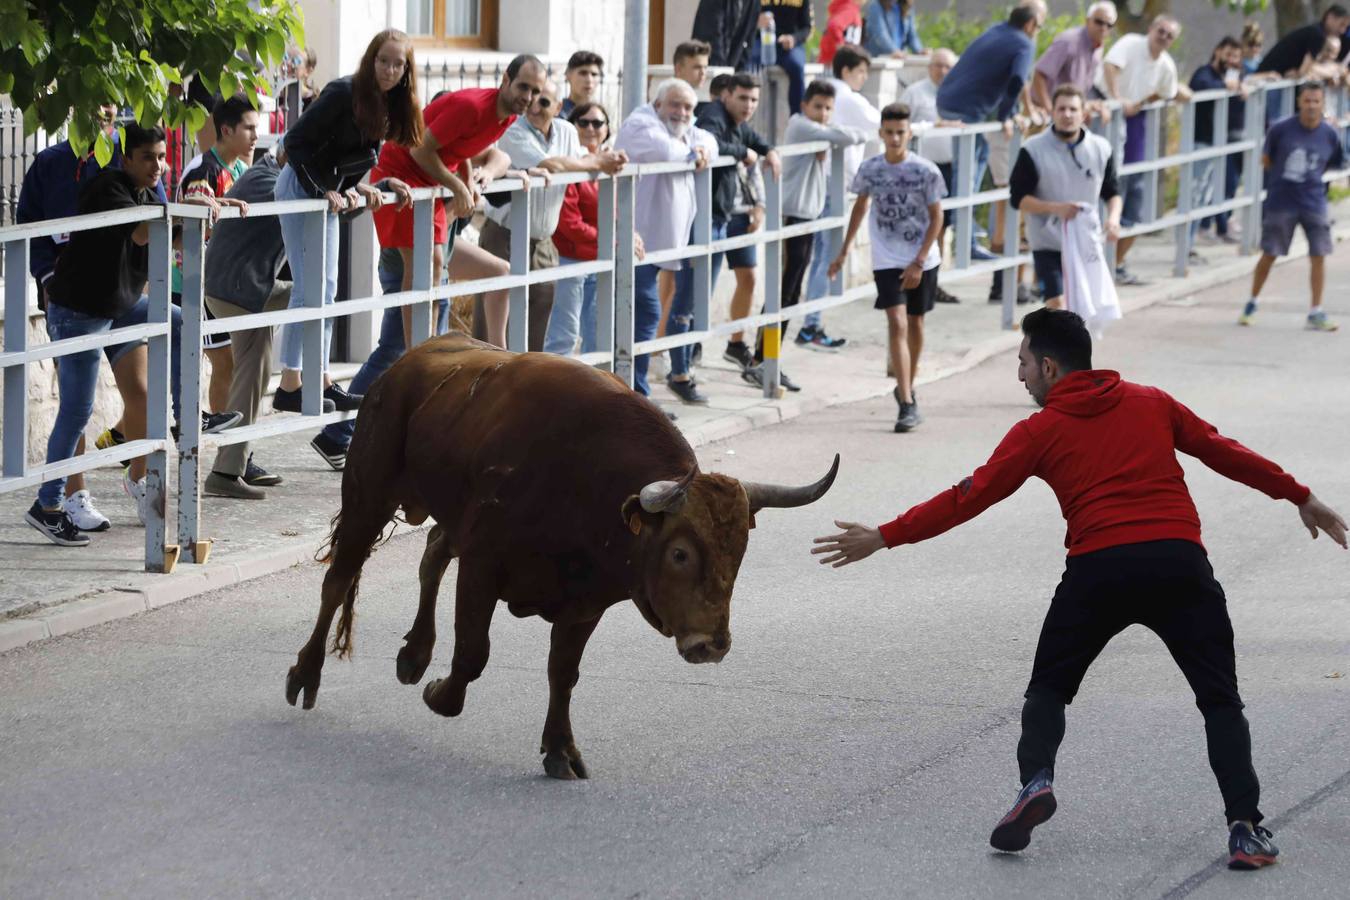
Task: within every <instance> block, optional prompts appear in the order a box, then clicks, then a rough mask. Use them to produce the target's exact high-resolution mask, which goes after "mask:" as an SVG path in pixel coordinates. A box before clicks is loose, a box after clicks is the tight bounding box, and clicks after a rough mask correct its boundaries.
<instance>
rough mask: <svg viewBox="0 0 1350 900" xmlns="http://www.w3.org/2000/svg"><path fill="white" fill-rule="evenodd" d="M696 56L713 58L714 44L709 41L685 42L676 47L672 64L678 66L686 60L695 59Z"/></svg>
mask: <svg viewBox="0 0 1350 900" xmlns="http://www.w3.org/2000/svg"><path fill="white" fill-rule="evenodd" d="M695 56H712V44H709V43H708V42H707V41H698V40H694V41H685V42H684V43H682V44H679V45H677V46H676V47H675V57H674V59H672V60H671V62H672V63H673V64H674V65H677V66H678V65H679V64H680V63H682V62H684V61H685V60H686V59H693V58H694V57H695Z"/></svg>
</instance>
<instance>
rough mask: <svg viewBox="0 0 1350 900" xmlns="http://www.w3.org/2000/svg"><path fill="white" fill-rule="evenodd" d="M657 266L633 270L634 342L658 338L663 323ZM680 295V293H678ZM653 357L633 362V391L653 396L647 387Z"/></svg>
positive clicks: (639, 358) (645, 356) (642, 357)
mask: <svg viewBox="0 0 1350 900" xmlns="http://www.w3.org/2000/svg"><path fill="white" fill-rule="evenodd" d="M656 273H657V268H656V266H637V267H635V268H634V269H633V341H634V343H640V342H642V341H650V340H651V339H652V338H654V337H656V326H657V324H658V323H659V322H660V321H661V295H660V294H659V293H658V291H657V288H656ZM677 293H678V292H677ZM650 362H651V357H650V356H648V355H646V354H643V355H642V356H639V357H638V358H637V359H635V360H633V390H635V391H637V392H638V393H639V394H642V395H643V396H644V397H645V396H650V395H651V392H652V391H651V388H650V387H649V386H648V385H647V365H648V363H650Z"/></svg>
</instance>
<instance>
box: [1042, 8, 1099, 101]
mask: <svg viewBox="0 0 1350 900" xmlns="http://www.w3.org/2000/svg"><path fill="white" fill-rule="evenodd" d="M1115 27H1116V5H1115V4H1114V3H1111V2H1110V0H1100V2H1097V3H1094V4H1092V5H1091V6H1089V7H1088V10H1087V21H1086V22H1085V23H1084V24H1083V25H1082V26H1080V27H1078V28H1069V29H1066V30H1064V31H1061V32H1060V33H1059V34H1058V35H1056V37H1055V39H1054V40H1053V41H1051V42H1050V46H1049V47H1047V48H1046V49H1045V52H1044V53H1042V54H1041V58H1040V59H1039V60H1037V61H1036V68H1035V70H1034V71H1033V72H1032V73H1031V100H1032V102H1033V103H1035V104H1036V105H1037V106H1039V107H1040V108H1041V109H1046V110H1051V109H1053V108H1054V102H1053V101H1052V100H1051V98H1052V97H1053V96H1054V94H1055V91H1056V90H1058V89H1059V87H1060V86H1061V85H1065V84H1072V85H1074V86H1075V87H1077V88H1078V89H1079V90H1080V91H1082V92H1083V95H1084V96H1088V95H1089V94H1090V92H1091V91H1092V79H1093V77H1094V76H1095V75H1096V73H1097V68H1098V67H1099V66H1100V65H1101V64H1102V52H1103V49H1102V48H1103V47H1104V46H1105V45H1106V39H1107V38H1109V37H1110V36H1111V31H1112V29H1114V28H1115ZM1087 113H1088V119H1089V120H1091V119H1092V118H1094V117H1096V116H1101V117H1102V121H1103V122H1109V121H1110V120H1111V112H1110V110H1109V109H1107V108H1106V107H1105V106H1104V105H1103V104H1102V103H1101V101H1099V100H1089V101H1088V105H1087Z"/></svg>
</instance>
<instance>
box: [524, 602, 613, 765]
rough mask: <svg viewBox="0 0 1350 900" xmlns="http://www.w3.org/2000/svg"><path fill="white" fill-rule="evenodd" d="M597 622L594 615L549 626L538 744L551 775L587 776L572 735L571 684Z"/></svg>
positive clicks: (597, 618) (574, 681) (597, 619)
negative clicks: (543, 714) (544, 712)
mask: <svg viewBox="0 0 1350 900" xmlns="http://www.w3.org/2000/svg"><path fill="white" fill-rule="evenodd" d="M599 624H600V617H599V616H596V617H595V618H594V619H592V620H591V621H589V622H576V623H572V624H563V623H557V624H555V625H554V626H553V634H552V636H551V638H550V647H549V654H548V718H547V719H545V720H544V737H543V740H542V741H541V742H540V746H539V752H540V753H542V754H544V771H545V772H547V773H548V774H549V776H550V777H552V778H562V779H565V780H569V781H570V780H572V779H574V778H588V777H590V776H589V775H588V774H587V772H586V764H585V763H583V762H582V761H581V751H580V750H578V749H577V745H576V742H575V741H574V740H573V738H572V716H571V707H572V688H573V687H575V686H576V683H577V674H578V668H579V667H580V665H581V654H582V653H584V652H585V651H586V642H587V641H588V640H590V637H591V633H592V632H593V631H595V626H597V625H599Z"/></svg>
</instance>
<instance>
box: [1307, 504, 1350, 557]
mask: <svg viewBox="0 0 1350 900" xmlns="http://www.w3.org/2000/svg"><path fill="white" fill-rule="evenodd" d="M1298 517H1299V518H1300V519H1302V520H1303V527H1305V528H1307V529H1308V532H1309V533H1310V534H1311V535H1312V536H1313V540H1317V532H1318V531H1319V530H1321V531H1324V532H1326V534H1327V536H1328V537H1330V538H1331V539H1332V540H1333V541H1335V542H1336V543H1338V544H1340V545H1341V548H1342V549H1346V542H1345V529H1346V524H1345V520H1344V519H1342V518H1341V517H1340V516H1339V515H1337V513H1336V510H1334V509H1332V508H1331V507H1329V506H1327V505H1326V504H1325V503H1323V502H1322V501H1321V500H1318V499H1317V498H1316V497H1314V496H1313V495H1312V494H1309V495H1308V499H1307V500H1304V501H1303V505H1302V506H1300V507H1299V508H1298Z"/></svg>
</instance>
